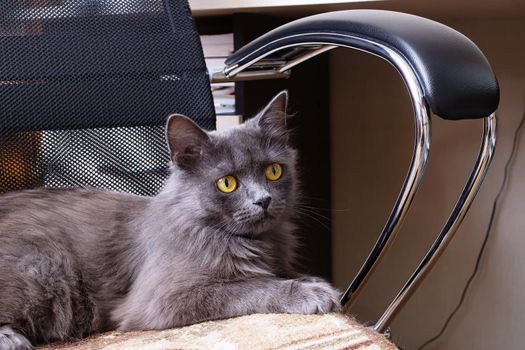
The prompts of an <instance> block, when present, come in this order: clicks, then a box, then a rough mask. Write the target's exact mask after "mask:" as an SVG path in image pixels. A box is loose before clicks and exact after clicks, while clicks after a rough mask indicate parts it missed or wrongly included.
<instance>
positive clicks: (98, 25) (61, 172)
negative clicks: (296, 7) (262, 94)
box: [0, 0, 499, 332]
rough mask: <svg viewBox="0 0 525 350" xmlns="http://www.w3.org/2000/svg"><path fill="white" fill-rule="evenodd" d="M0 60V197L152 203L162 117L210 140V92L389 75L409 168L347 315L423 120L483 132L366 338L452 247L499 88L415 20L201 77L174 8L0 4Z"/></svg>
mask: <svg viewBox="0 0 525 350" xmlns="http://www.w3.org/2000/svg"><path fill="white" fill-rule="evenodd" d="M0 48H1V50H0V100H1V101H2V107H1V108H0V145H1V148H0V192H6V191H14V190H22V189H26V188H34V187H39V186H45V187H79V186H80V187H95V188H103V189H108V190H116V191H125V192H130V193H135V194H140V195H154V194H155V193H156V192H157V191H158V190H159V189H160V187H161V185H162V183H163V180H164V178H165V176H166V175H167V163H168V159H169V157H168V154H167V150H166V146H165V141H164V123H165V120H166V117H167V116H168V115H169V114H172V113H180V114H184V115H187V116H189V117H191V118H193V119H194V120H195V121H196V122H197V123H198V124H199V125H200V126H202V127H204V128H207V129H212V128H214V121H215V113H214V109H213V100H212V96H211V91H210V81H211V82H224V81H246V80H260V79H276V78H287V77H288V76H289V74H290V72H291V70H292V69H293V67H294V66H296V65H298V64H300V63H302V62H304V61H306V60H308V59H310V58H312V57H315V56H317V55H320V54H323V53H325V52H328V51H330V50H333V49H336V48H349V49H356V50H360V51H364V52H367V53H370V54H373V55H376V56H379V57H381V58H383V59H384V60H386V61H387V62H388V63H390V64H392V65H393V66H394V67H395V68H396V69H397V71H398V72H399V74H400V75H401V77H402V78H403V80H404V82H405V84H406V87H407V90H408V93H409V96H410V98H411V101H412V106H413V111H414V120H415V145H414V151H413V158H412V162H411V164H410V167H409V170H408V174H407V176H406V178H405V181H404V184H403V186H402V189H401V192H400V193H399V196H398V198H397V201H396V203H395V205H394V208H393V210H392V212H391V214H390V217H389V218H388V221H387V223H386V225H385V226H384V229H383V231H382V232H381V233H380V235H379V238H378V240H377V242H376V244H375V245H374V247H373V248H372V250H371V252H370V254H369V256H368V258H367V259H366V261H365V262H364V264H363V266H362V268H361V269H360V271H359V272H358V274H357V275H356V277H355V278H354V280H353V281H352V282H351V283H350V285H349V287H348V289H347V290H346V292H345V293H344V295H343V298H342V303H343V305H344V309H345V311H348V310H349V309H350V306H351V305H352V303H353V302H354V301H355V299H356V297H357V295H358V293H359V292H360V290H361V289H362V287H363V286H364V284H365V283H366V281H367V280H368V278H369V277H370V275H371V274H372V272H373V271H374V269H375V267H376V266H377V264H378V263H379V262H380V260H381V257H382V256H383V255H384V253H385V251H386V250H387V249H388V248H389V247H390V246H391V243H392V241H393V239H394V238H395V236H396V235H397V233H398V232H399V230H400V228H401V225H402V223H403V221H404V219H405V217H406V215H407V213H408V210H409V207H410V205H411V203H412V201H413V199H414V196H415V194H416V191H417V189H418V187H419V185H420V183H421V181H422V178H423V174H424V170H425V167H426V164H427V159H428V153H429V149H430V116H431V113H433V114H434V115H436V116H438V117H441V118H444V119H447V120H450V121H451V122H453V121H454V120H460V119H482V120H483V123H484V131H483V135H482V137H481V148H480V152H479V155H478V158H477V159H476V161H475V162H474V166H473V170H472V173H471V175H470V177H469V178H468V180H467V182H466V185H465V187H464V189H463V191H462V193H461V194H460V196H459V199H458V201H457V203H456V205H455V207H454V210H453V211H452V213H451V215H450V217H449V218H448V219H447V221H446V223H445V225H444V227H443V229H442V231H441V232H439V233H438V235H437V237H436V240H435V242H434V244H433V245H432V246H431V248H430V250H429V252H428V253H427V254H426V255H425V257H424V258H423V260H422V261H421V263H420V265H419V266H418V267H417V269H416V271H415V272H414V273H413V274H412V276H411V277H410V278H409V280H408V281H407V282H406V283H405V285H404V287H403V288H402V290H401V291H400V292H399V294H398V295H397V296H396V297H395V298H394V300H393V301H392V303H391V304H390V305H389V306H388V308H387V309H386V310H385V312H384V313H383V315H382V316H381V317H380V319H379V320H378V321H377V323H376V324H375V325H374V326H373V327H372V328H373V330H375V331H378V332H383V331H385V330H386V328H387V326H388V325H389V324H390V322H391V321H392V319H393V318H394V317H395V315H396V314H397V312H398V311H399V310H400V308H401V307H402V306H403V304H404V303H405V302H406V301H407V300H408V298H409V297H410V295H411V294H412V293H413V292H414V290H415V289H416V288H417V286H418V285H419V283H420V282H421V281H422V280H423V278H424V277H425V275H426V274H428V272H429V271H430V269H431V268H432V266H433V265H434V264H435V262H436V260H437V259H438V258H439V256H440V255H441V254H442V252H443V250H444V249H445V248H446V246H447V244H448V243H449V242H450V240H451V239H452V237H453V235H454V233H455V232H456V231H457V229H458V227H459V225H460V224H461V222H462V220H463V218H464V216H465V215H466V213H467V211H468V209H469V207H470V205H471V204H472V201H473V199H474V197H475V195H476V193H477V191H478V190H479V188H480V186H481V183H482V181H483V178H484V176H485V174H486V172H487V169H488V167H489V165H490V161H491V158H492V155H493V152H494V148H495V130H496V129H495V128H496V115H495V111H496V109H497V106H498V102H499V88H498V84H497V80H496V77H495V75H494V73H493V72H492V69H491V67H490V65H489V63H488V62H487V60H486V58H485V57H484V55H483V53H482V52H481V51H480V50H479V49H478V48H477V46H476V45H475V44H474V43H472V42H471V41H470V40H469V39H468V38H466V37H465V36H463V35H462V34H460V33H458V32H456V31H455V30H453V29H451V28H449V27H447V26H445V25H442V24H440V23H437V22H434V21H431V20H428V19H425V18H421V17H417V16H413V15H408V14H403V13H398V12H391V11H380V10H350V11H338V12H331V13H323V14H319V15H314V16H310V17H306V18H302V19H299V20H296V21H293V22H290V23H288V24H285V25H283V26H281V27H278V28H276V29H274V30H272V31H270V32H269V33H267V34H266V35H263V36H262V37H260V38H258V39H256V40H254V41H253V42H251V43H249V44H248V45H246V46H245V47H243V48H241V49H239V50H238V51H237V52H235V53H234V54H233V55H232V56H231V57H229V58H228V59H227V60H226V65H225V67H224V70H223V71H222V72H218V73H214V74H212V75H210V74H208V72H207V70H206V67H205V64H204V59H203V55H202V49H201V47H200V42H199V37H198V34H197V31H196V29H195V26H194V23H193V21H192V19H191V12H190V9H189V7H188V4H187V2H186V1H184V0H164V1H162V0H123V1H116V0H84V1H78V0H77V1H73V0H27V1H22V0H5V1H4V4H3V7H2V8H1V9H0ZM354 83H359V82H354ZM299 112H300V111H299Z"/></svg>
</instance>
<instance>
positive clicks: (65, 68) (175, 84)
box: [0, 0, 215, 195]
mask: <svg viewBox="0 0 525 350" xmlns="http://www.w3.org/2000/svg"><path fill="white" fill-rule="evenodd" d="M0 101H1V108H0V192H6V191H12V190H19V189H27V188H34V187H40V186H45V187H55V188H56V187H58V188H60V187H96V188H103V189H110V190H117V191H124V192H130V193H135V194H140V195H152V194H155V193H156V192H157V191H158V190H159V189H160V186H161V185H162V182H163V180H164V178H165V176H166V174H167V164H168V160H169V159H168V154H167V150H166V146H165V141H164V124H165V121H166V118H167V116H168V115H169V114H171V113H181V114H185V115H187V116H189V117H190V118H193V119H194V120H195V121H196V122H197V123H198V124H200V125H201V126H202V127H204V128H207V129H212V128H214V125H215V113H214V109H213V101H212V97H211V91H210V87H209V78H208V74H207V71H206V67H205V63H204V58H203V55H202V48H201V45H200V41H199V37H198V34H197V32H196V29H195V26H194V23H193V20H192V18H191V12H190V10H189V7H188V4H187V2H186V1H180V0H164V1H162V0H3V1H2V6H1V7H0Z"/></svg>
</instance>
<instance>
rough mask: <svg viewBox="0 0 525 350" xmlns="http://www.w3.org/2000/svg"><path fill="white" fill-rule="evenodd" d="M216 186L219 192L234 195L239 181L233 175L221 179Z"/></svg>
mask: <svg viewBox="0 0 525 350" xmlns="http://www.w3.org/2000/svg"><path fill="white" fill-rule="evenodd" d="M216 184H217V188H218V189H219V191H221V192H224V193H232V192H233V191H235V190H236V189H237V179H236V178H235V177H233V176H231V175H227V176H225V177H221V178H220V179H219V180H217V182H216Z"/></svg>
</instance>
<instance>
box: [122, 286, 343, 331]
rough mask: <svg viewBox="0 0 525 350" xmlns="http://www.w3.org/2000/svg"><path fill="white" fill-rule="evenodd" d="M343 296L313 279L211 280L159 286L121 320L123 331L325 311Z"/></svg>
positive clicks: (330, 309) (335, 305)
mask: <svg viewBox="0 0 525 350" xmlns="http://www.w3.org/2000/svg"><path fill="white" fill-rule="evenodd" d="M165 292H166V293H165ZM339 294H340V293H339V292H338V291H337V290H336V289H335V288H333V287H332V286H330V284H328V283H327V282H325V281H324V280H321V279H319V278H313V277H301V278H298V279H277V278H257V279H255V278H254V279H249V280H244V281H229V282H221V283H213V282H208V283H201V284H199V285H193V286H191V288H185V289H184V290H181V289H179V290H177V291H176V292H175V291H173V290H172V291H171V292H168V291H167V290H164V291H162V290H159V289H157V290H156V293H155V295H154V296H153V295H152V296H151V297H150V298H148V301H147V302H142V303H136V302H133V307H132V308H128V307H127V308H126V311H125V313H121V314H120V316H121V317H122V318H121V320H119V322H118V323H119V324H120V327H119V328H120V329H121V330H136V329H164V328H171V327H177V326H184V325H189V324H193V323H197V322H202V321H209V320H216V319H224V318H229V317H235V316H242V315H249V314H254V313H290V314H321V313H327V312H331V311H337V310H339V309H340V304H339ZM142 295H144V294H142ZM139 305H140V307H137V306H139Z"/></svg>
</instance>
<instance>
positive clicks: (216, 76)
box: [210, 69, 290, 84]
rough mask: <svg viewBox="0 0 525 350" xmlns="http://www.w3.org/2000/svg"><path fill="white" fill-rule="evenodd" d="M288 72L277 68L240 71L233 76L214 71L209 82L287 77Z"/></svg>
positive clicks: (288, 75)
mask: <svg viewBox="0 0 525 350" xmlns="http://www.w3.org/2000/svg"><path fill="white" fill-rule="evenodd" d="M289 77H290V72H289V71H286V72H280V71H278V70H274V69H270V70H256V71H248V72H240V73H238V74H237V75H234V76H231V77H229V76H227V75H225V74H224V73H223V72H214V73H211V74H210V82H211V83H212V84H214V83H228V82H232V81H248V80H266V79H288V78H289Z"/></svg>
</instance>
